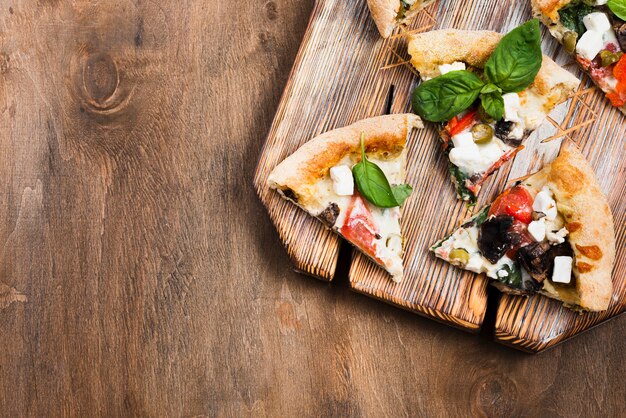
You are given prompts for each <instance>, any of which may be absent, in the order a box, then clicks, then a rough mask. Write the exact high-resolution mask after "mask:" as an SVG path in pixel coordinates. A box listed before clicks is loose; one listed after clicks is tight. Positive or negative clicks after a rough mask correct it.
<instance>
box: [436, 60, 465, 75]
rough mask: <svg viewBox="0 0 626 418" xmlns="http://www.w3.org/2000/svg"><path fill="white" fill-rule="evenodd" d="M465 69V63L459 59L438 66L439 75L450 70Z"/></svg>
mask: <svg viewBox="0 0 626 418" xmlns="http://www.w3.org/2000/svg"><path fill="white" fill-rule="evenodd" d="M464 69H465V63H464V62H460V61H454V62H453V63H452V64H442V65H440V66H439V72H440V73H441V75H444V74H446V73H449V72H450V71H460V70H464Z"/></svg>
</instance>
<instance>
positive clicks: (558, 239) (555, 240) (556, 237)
mask: <svg viewBox="0 0 626 418" xmlns="http://www.w3.org/2000/svg"><path fill="white" fill-rule="evenodd" d="M567 234H569V231H568V230H567V229H566V228H561V229H559V230H558V231H556V232H552V229H550V228H549V227H547V228H546V238H547V239H548V241H550V242H551V243H552V244H561V243H563V242H565V237H566V236H567Z"/></svg>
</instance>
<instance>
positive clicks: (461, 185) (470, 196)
mask: <svg viewBox="0 0 626 418" xmlns="http://www.w3.org/2000/svg"><path fill="white" fill-rule="evenodd" d="M448 170H449V171H450V175H451V176H452V177H453V178H454V180H455V183H456V192H457V194H458V195H459V197H460V198H461V199H462V200H467V201H468V205H469V206H473V205H475V204H476V196H474V193H472V192H471V191H470V190H469V189H468V188H467V187H466V186H465V180H467V179H468V177H467V175H465V173H463V172H462V171H461V170H460V169H459V167H457V166H455V165H454V164H452V163H449V164H448Z"/></svg>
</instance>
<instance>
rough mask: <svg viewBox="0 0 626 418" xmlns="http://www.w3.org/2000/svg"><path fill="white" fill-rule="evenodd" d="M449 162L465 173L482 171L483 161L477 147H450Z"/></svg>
mask: <svg viewBox="0 0 626 418" xmlns="http://www.w3.org/2000/svg"><path fill="white" fill-rule="evenodd" d="M449 156H450V162H451V163H452V164H454V165H456V166H457V167H459V169H461V171H462V172H464V173H465V174H473V173H480V172H482V171H484V163H483V160H482V158H481V156H480V152H478V147H477V146H476V145H474V147H463V148H456V147H455V148H452V149H451V150H450V154H449Z"/></svg>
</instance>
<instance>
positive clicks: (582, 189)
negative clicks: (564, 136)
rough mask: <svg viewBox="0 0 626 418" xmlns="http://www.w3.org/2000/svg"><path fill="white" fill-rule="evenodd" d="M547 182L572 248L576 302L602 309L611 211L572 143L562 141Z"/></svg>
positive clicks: (610, 252) (607, 295) (608, 286)
mask: <svg viewBox="0 0 626 418" xmlns="http://www.w3.org/2000/svg"><path fill="white" fill-rule="evenodd" d="M547 184H548V186H549V187H550V189H551V190H552V192H553V193H554V198H555V201H556V202H557V208H558V210H559V212H560V213H561V214H562V215H563V217H564V218H565V221H566V228H567V229H568V231H569V235H568V241H569V243H570V244H571V246H572V249H573V250H574V255H575V260H576V266H575V267H574V275H575V277H576V290H577V291H578V297H579V303H578V304H579V305H580V307H582V308H584V309H587V310H590V311H603V310H606V309H607V308H608V306H609V302H610V300H611V296H612V294H613V282H612V280H611V273H612V270H613V263H614V261H615V232H614V227H613V215H612V214H611V210H610V208H609V204H608V202H607V200H606V197H605V196H604V194H603V193H602V191H601V190H600V185H599V184H598V181H597V179H596V176H595V174H594V172H593V170H592V168H591V166H590V165H589V163H588V162H587V160H586V159H585V157H583V155H582V154H581V153H580V151H579V150H578V148H577V147H576V145H574V143H572V142H569V141H568V142H566V143H565V144H564V145H563V147H562V149H561V152H560V154H559V156H558V157H557V158H556V159H555V160H554V161H553V162H552V164H550V166H549V171H548V174H547Z"/></svg>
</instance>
